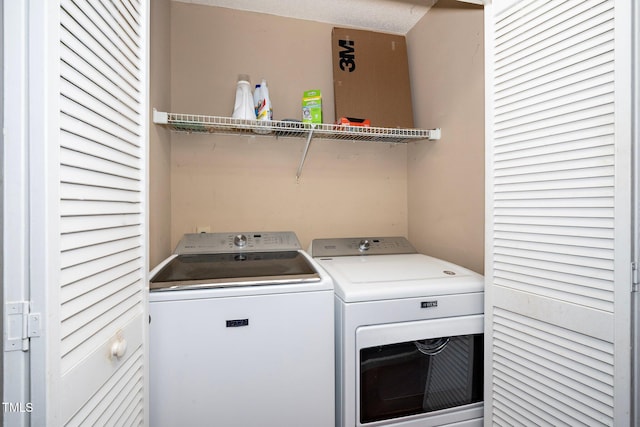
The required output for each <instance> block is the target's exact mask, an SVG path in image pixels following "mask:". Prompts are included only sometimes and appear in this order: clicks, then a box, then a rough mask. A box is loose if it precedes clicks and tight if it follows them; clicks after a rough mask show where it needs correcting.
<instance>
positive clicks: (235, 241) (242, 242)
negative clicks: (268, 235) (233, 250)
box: [233, 234, 247, 248]
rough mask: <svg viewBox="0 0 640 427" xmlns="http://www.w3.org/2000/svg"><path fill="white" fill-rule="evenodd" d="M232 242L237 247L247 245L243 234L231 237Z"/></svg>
mask: <svg viewBox="0 0 640 427" xmlns="http://www.w3.org/2000/svg"><path fill="white" fill-rule="evenodd" d="M233 244H234V245H236V246H237V247H239V248H243V247H245V246H247V236H245V235H244V234H237V235H236V236H235V237H234V238H233Z"/></svg>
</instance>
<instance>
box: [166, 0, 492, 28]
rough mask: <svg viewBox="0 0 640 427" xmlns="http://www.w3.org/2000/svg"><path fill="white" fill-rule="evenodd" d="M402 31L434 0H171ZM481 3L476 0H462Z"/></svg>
mask: <svg viewBox="0 0 640 427" xmlns="http://www.w3.org/2000/svg"><path fill="white" fill-rule="evenodd" d="M174 1H181V2H183V3H197V4H203V5H209V6H219V7H226V8H229V9H238V10H246V11H251V12H260V13H267V14H271V15H278V16H286V17H290V18H297V19H305V20H310V21H318V22H326V23H329V24H334V25H336V26H347V27H355V28H363V29H368V30H373V31H380V32H386V33H395V34H406V33H407V32H408V31H409V30H410V29H411V28H413V26H414V25H415V24H416V23H417V22H418V21H419V20H420V18H422V17H423V16H424V14H425V13H427V11H428V10H429V9H430V8H431V6H433V5H434V4H435V3H436V1H437V0H349V1H346V0H278V1H274V0H174ZM462 1H468V2H470V3H481V1H480V0H462Z"/></svg>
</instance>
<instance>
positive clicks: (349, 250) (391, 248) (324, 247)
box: [311, 236, 418, 257]
mask: <svg viewBox="0 0 640 427" xmlns="http://www.w3.org/2000/svg"><path fill="white" fill-rule="evenodd" d="M415 253H418V252H417V251H416V250H415V248H414V247H413V246H412V245H411V243H409V241H408V240H407V239H406V238H404V237H401V236H396V237H344V238H336V239H314V240H313V241H312V242H311V255H312V256H313V257H336V256H357V255H396V254H415Z"/></svg>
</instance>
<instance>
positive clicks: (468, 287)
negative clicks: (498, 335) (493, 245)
mask: <svg viewBox="0 0 640 427" xmlns="http://www.w3.org/2000/svg"><path fill="white" fill-rule="evenodd" d="M310 252H311V254H312V256H313V257H314V259H315V260H316V261H317V262H318V264H320V265H321V266H322V267H323V268H324V269H325V270H326V271H327V272H328V273H329V274H330V275H331V276H332V278H333V281H334V287H335V311H336V313H335V314H336V426H338V427H347V426H348V427H353V426H372V427H373V426H403V427H409V426H415V427H417V426H420V427H424V426H436V425H437V426H441V425H452V426H453V425H455V426H472V425H473V426H480V425H482V420H483V395H482V393H483V327H484V314H483V313H484V307H483V305H484V280H483V277H482V276H481V275H479V274H477V273H474V272H472V271H470V270H468V269H465V268H463V267H460V266H458V265H455V264H452V263H449V262H445V261H442V260H439V259H436V258H433V257H429V256H426V255H422V254H419V253H417V252H416V250H415V249H414V248H413V247H412V246H411V244H410V243H409V242H408V241H407V240H406V239H405V238H404V237H379V238H338V239H316V240H313V242H312V245H311V248H310Z"/></svg>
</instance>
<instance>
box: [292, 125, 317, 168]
mask: <svg viewBox="0 0 640 427" xmlns="http://www.w3.org/2000/svg"><path fill="white" fill-rule="evenodd" d="M315 129H316V125H315V124H314V123H312V124H311V130H310V131H309V135H307V143H306V144H305V145H304V151H303V152H302V159H301V160H300V166H298V172H297V173H296V181H299V180H300V175H302V167H303V166H304V161H305V160H307V153H309V146H310V145H311V139H312V138H313V131H314V130H315Z"/></svg>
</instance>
